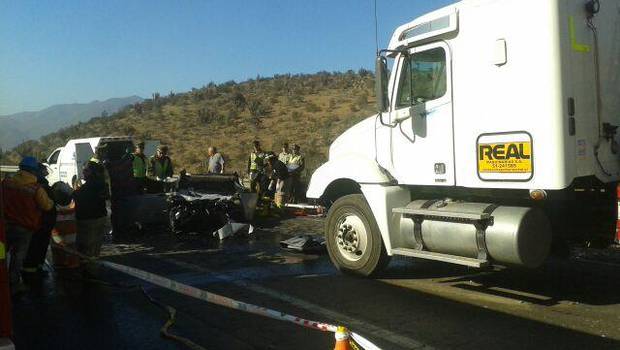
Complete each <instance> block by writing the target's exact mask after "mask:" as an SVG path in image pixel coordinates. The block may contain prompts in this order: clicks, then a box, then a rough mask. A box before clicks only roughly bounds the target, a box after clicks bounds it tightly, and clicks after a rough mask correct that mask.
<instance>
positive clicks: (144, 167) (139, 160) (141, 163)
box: [133, 142, 149, 192]
mask: <svg viewBox="0 0 620 350" xmlns="http://www.w3.org/2000/svg"><path fill="white" fill-rule="evenodd" d="M148 164H149V163H148V161H147V159H146V155H145V154H144V142H140V143H138V144H137V145H136V149H135V151H134V153H133V177H134V179H135V180H136V183H137V185H138V189H139V190H140V192H144V189H145V187H146V173H147V172H148Z"/></svg>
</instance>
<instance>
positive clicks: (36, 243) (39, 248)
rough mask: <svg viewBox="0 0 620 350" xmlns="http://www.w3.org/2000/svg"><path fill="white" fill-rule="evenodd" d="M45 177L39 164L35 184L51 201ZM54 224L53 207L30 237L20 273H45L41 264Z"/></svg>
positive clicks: (44, 214)
mask: <svg viewBox="0 0 620 350" xmlns="http://www.w3.org/2000/svg"><path fill="white" fill-rule="evenodd" d="M47 175H48V171H47V167H46V166H45V165H43V164H42V163H39V171H38V173H37V183H38V184H39V185H40V186H41V188H43V189H44V190H45V193H46V194H47V196H48V197H49V198H51V199H52V200H53V198H54V196H53V195H52V188H51V187H50V184H49V182H48V181H47V179H46V178H45V177H46V176H47ZM55 224H56V206H53V207H52V209H50V210H49V211H46V212H43V214H42V220H41V227H40V228H39V230H37V231H36V232H35V233H34V234H33V235H32V239H31V240H30V245H29V247H28V253H27V254H26V259H25V260H24V266H23V268H22V273H26V274H36V273H43V272H45V270H43V264H44V263H45V256H46V255H47V247H48V246H49V244H50V237H51V235H52V229H53V228H54V225H55Z"/></svg>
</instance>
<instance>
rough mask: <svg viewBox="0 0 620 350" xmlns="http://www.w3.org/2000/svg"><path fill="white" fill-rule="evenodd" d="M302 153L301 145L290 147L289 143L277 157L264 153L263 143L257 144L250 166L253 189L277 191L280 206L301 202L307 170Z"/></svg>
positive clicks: (248, 169)
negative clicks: (303, 180)
mask: <svg viewBox="0 0 620 350" xmlns="http://www.w3.org/2000/svg"><path fill="white" fill-rule="evenodd" d="M300 151H301V147H299V145H297V144H293V147H292V148H289V144H288V143H286V142H285V143H283V144H282V149H281V151H280V153H279V154H277V155H276V154H275V153H274V152H265V151H263V149H262V148H261V145H260V141H258V140H256V141H254V142H253V150H252V152H251V153H250V156H249V157H248V163H247V173H248V174H249V177H250V190H251V191H252V192H257V193H259V194H263V193H267V192H273V193H274V195H275V201H276V205H277V206H282V205H284V203H287V202H291V203H296V202H298V201H299V200H300V199H301V194H300V192H301V191H300V183H301V182H300V178H301V173H302V171H303V170H304V167H305V161H304V157H303V156H302V155H301V153H300Z"/></svg>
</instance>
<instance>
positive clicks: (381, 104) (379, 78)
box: [375, 56, 389, 113]
mask: <svg viewBox="0 0 620 350" xmlns="http://www.w3.org/2000/svg"><path fill="white" fill-rule="evenodd" d="M387 71H388V69H387V60H386V58H385V57H382V56H377V60H376V62H375V95H376V96H377V111H378V112H379V113H382V112H387V111H388V105H389V103H388V98H387V86H388V76H387Z"/></svg>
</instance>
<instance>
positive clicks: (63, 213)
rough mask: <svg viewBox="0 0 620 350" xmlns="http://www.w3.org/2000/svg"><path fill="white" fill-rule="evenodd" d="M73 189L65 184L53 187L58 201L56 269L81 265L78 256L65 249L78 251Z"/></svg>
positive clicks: (54, 244) (54, 242)
mask: <svg viewBox="0 0 620 350" xmlns="http://www.w3.org/2000/svg"><path fill="white" fill-rule="evenodd" d="M72 192H73V189H72V188H71V187H69V186H68V185H67V184H65V183H64V182H57V183H55V184H54V186H52V195H53V196H54V199H55V201H56V225H55V226H54V229H53V230H52V244H51V247H52V259H53V261H54V267H55V268H76V267H78V266H79V265H80V258H79V257H78V256H77V255H74V254H70V253H67V252H66V251H65V250H63V248H68V249H70V250H76V249H77V248H76V246H75V241H76V237H77V223H76V219H75V202H74V201H73V199H72V198H71V196H72V194H73V193H72Z"/></svg>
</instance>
